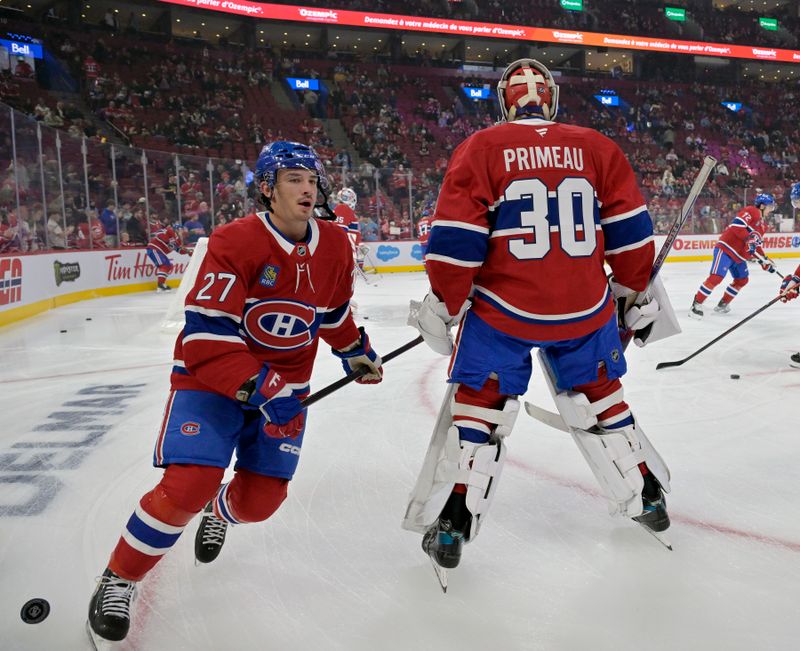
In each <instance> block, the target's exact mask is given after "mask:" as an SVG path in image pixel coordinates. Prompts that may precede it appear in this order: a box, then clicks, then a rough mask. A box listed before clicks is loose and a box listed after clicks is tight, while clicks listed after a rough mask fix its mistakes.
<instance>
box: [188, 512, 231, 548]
mask: <svg viewBox="0 0 800 651" xmlns="http://www.w3.org/2000/svg"><path fill="white" fill-rule="evenodd" d="M227 531H228V523H227V522H225V521H224V520H220V519H219V518H218V517H217V516H215V515H214V513H213V511H212V510H211V502H209V503H208V504H206V508H205V509H203V516H202V518H201V519H200V526H199V527H197V533H196V534H195V537H194V557H195V558H196V559H197V561H198V562H199V563H210V562H211V561H214V560H216V558H217V556H219V553H220V552H221V551H222V545H224V544H225V534H226V533H227Z"/></svg>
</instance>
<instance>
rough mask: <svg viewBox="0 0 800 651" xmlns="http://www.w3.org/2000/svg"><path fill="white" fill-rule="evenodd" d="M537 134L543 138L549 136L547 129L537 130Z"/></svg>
mask: <svg viewBox="0 0 800 651" xmlns="http://www.w3.org/2000/svg"><path fill="white" fill-rule="evenodd" d="M536 133H538V134H539V135H540V136H541V137H542V138H544V137H545V136H546V135H547V129H546V128H545V129H536Z"/></svg>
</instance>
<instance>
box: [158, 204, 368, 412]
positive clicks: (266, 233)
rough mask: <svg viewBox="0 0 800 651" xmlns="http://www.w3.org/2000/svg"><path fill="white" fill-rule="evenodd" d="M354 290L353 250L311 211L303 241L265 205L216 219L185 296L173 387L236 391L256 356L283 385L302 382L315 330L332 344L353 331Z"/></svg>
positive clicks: (345, 340) (253, 370) (351, 338)
mask: <svg viewBox="0 0 800 651" xmlns="http://www.w3.org/2000/svg"><path fill="white" fill-rule="evenodd" d="M352 289H353V253H352V250H351V248H350V244H349V242H348V241H347V237H346V236H345V235H344V233H342V231H341V229H340V228H338V227H337V226H336V225H335V224H333V223H330V222H325V221H317V220H315V219H312V220H311V221H310V222H309V229H308V236H307V237H306V239H305V241H303V242H293V241H291V240H289V239H287V238H286V237H284V236H283V234H282V233H281V232H280V231H278V229H277V228H276V227H275V226H274V225H273V224H272V222H271V221H270V219H269V214H268V213H258V214H253V215H249V216H247V217H245V218H243V219H239V220H237V221H235V222H232V223H231V224H228V225H226V226H222V227H221V228H218V229H217V230H215V231H214V233H213V234H212V236H211V238H210V240H209V243H208V252H207V253H206V256H205V258H204V259H203V262H202V265H201V267H200V270H199V271H198V274H197V281H196V282H195V285H194V287H193V288H192V290H191V291H190V292H189V294H188V296H187V297H186V325H185V326H184V328H183V331H182V332H181V333H180V335H178V339H177V341H176V343H175V362H174V366H173V369H172V387H173V388H174V389H196V390H209V389H210V390H213V391H215V392H217V393H221V394H223V395H226V396H229V397H235V394H236V391H237V390H238V389H239V387H240V386H241V385H242V384H243V383H244V382H245V381H246V380H247V379H248V378H250V377H252V376H254V375H256V374H258V372H259V371H260V370H261V368H262V365H263V364H264V362H266V363H268V364H269V365H270V367H272V368H274V369H275V370H276V371H277V372H278V373H280V374H281V375H282V376H283V377H284V379H285V380H286V381H287V383H288V384H289V386H290V387H291V388H293V389H302V388H304V387H307V385H308V381H309V379H310V377H311V370H312V367H313V364H314V357H315V355H316V352H317V345H318V342H319V337H320V336H321V337H322V338H323V339H324V340H325V341H326V342H327V343H328V344H330V345H331V346H332V347H333V348H344V347H346V346H348V345H349V344H352V343H353V342H355V341H356V340H357V339H358V337H359V333H358V329H357V328H356V325H355V323H354V321H353V316H352V314H351V312H350V297H351V296H352Z"/></svg>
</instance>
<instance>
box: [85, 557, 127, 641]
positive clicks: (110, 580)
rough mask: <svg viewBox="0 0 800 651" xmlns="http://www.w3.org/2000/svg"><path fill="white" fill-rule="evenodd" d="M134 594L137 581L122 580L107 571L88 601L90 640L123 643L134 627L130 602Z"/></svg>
mask: <svg viewBox="0 0 800 651" xmlns="http://www.w3.org/2000/svg"><path fill="white" fill-rule="evenodd" d="M135 592H136V582H135V581H128V580H127V579H123V578H122V577H119V576H117V575H116V574H114V573H113V572H112V571H111V570H109V569H108V568H106V571H105V572H103V576H101V577H100V579H99V581H98V584H97V588H96V589H95V591H94V594H92V599H91V601H89V620H88V622H87V628H88V632H89V637H90V638H93V637H94V636H97V637H99V638H101V639H102V640H110V641H112V642H118V641H119V640H124V639H125V636H126V635H127V634H128V629H129V628H130V625H131V602H132V601H133V596H134V594H135ZM92 642H94V639H92Z"/></svg>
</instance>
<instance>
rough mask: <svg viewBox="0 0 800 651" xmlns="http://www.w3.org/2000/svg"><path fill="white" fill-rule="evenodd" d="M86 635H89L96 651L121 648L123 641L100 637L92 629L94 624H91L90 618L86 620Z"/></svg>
mask: <svg viewBox="0 0 800 651" xmlns="http://www.w3.org/2000/svg"><path fill="white" fill-rule="evenodd" d="M86 635H88V636H89V642H91V644H92V648H93V649H94V651H112V650H113V649H119V644H120V643H121V641H120V642H112V641H111V640H106V639H105V638H102V637H100V636H99V635H98V634H97V633H95V632H94V631H93V630H92V625H91V624H89V620H88V619H87V620H86Z"/></svg>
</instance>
